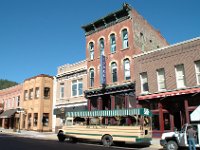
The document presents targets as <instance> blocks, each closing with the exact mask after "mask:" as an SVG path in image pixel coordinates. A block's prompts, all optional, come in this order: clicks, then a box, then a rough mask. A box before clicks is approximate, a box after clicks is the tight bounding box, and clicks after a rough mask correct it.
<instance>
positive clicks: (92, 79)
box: [89, 68, 94, 87]
mask: <svg viewBox="0 0 200 150" xmlns="http://www.w3.org/2000/svg"><path fill="white" fill-rule="evenodd" d="M89 73H90V74H89V75H90V83H89V84H90V87H93V86H94V69H93V68H92V69H90V71H89Z"/></svg>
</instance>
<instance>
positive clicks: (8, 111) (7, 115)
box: [0, 84, 23, 129]
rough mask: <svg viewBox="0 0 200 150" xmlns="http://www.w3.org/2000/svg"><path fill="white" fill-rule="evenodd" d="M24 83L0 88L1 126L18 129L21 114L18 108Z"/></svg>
mask: <svg viewBox="0 0 200 150" xmlns="http://www.w3.org/2000/svg"><path fill="white" fill-rule="evenodd" d="M22 87H23V85H22V84H19V85H16V86H12V87H10V88H6V89H3V90H0V113H1V112H2V113H1V115H0V127H2V128H5V129H8V128H11V129H17V128H18V121H19V114H18V113H17V108H19V107H20V99H21V93H22Z"/></svg>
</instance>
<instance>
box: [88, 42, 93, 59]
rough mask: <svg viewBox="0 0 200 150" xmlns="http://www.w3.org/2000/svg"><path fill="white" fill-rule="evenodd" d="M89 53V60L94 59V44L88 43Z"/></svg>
mask: <svg viewBox="0 0 200 150" xmlns="http://www.w3.org/2000/svg"><path fill="white" fill-rule="evenodd" d="M89 52H90V60H93V59H94V43H93V42H90V43H89Z"/></svg>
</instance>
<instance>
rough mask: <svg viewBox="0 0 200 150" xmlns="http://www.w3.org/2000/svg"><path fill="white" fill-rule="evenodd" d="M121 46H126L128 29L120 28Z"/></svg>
mask: <svg viewBox="0 0 200 150" xmlns="http://www.w3.org/2000/svg"><path fill="white" fill-rule="evenodd" d="M122 48H123V49H125V48H128V31H127V29H123V30H122Z"/></svg>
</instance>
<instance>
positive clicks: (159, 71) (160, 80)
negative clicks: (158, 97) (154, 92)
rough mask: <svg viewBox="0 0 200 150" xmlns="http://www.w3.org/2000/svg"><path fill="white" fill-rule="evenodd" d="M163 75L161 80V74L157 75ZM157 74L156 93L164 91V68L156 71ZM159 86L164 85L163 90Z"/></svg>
mask: <svg viewBox="0 0 200 150" xmlns="http://www.w3.org/2000/svg"><path fill="white" fill-rule="evenodd" d="M161 72H162V73H163V78H160V77H161V74H159V73H161ZM156 74H157V85H158V91H165V90H166V82H165V70H164V68H160V69H158V70H157V71H156ZM161 84H163V85H164V88H161Z"/></svg>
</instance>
